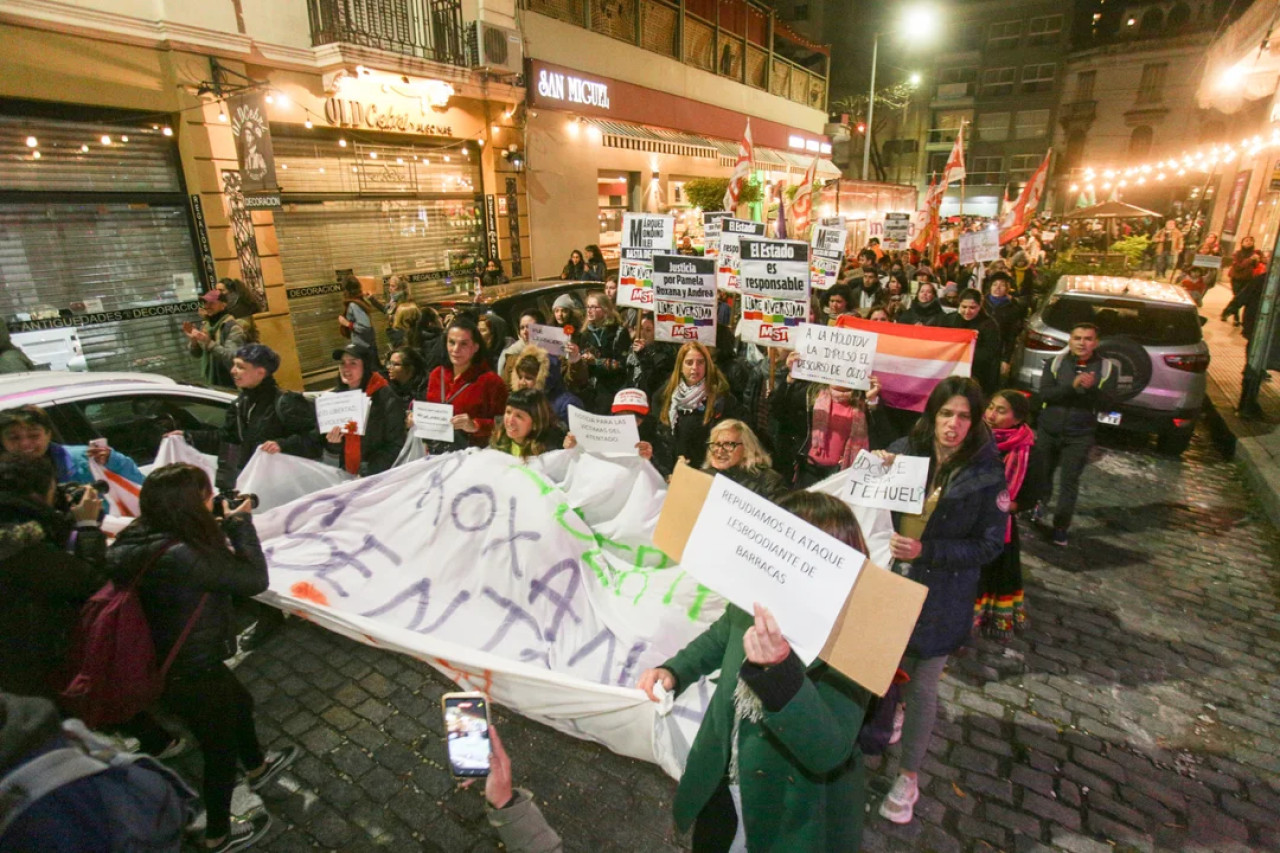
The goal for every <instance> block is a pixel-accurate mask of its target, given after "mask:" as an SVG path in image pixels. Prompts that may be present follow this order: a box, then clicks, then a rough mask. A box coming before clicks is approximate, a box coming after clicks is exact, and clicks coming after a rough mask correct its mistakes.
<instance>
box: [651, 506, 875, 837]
mask: <svg viewBox="0 0 1280 853" xmlns="http://www.w3.org/2000/svg"><path fill="white" fill-rule="evenodd" d="M778 506H779V507H781V508H782V509H785V510H787V511H788V512H791V513H793V514H794V515H796V516H799V517H800V518H802V519H804V520H805V521H807V522H809V523H810V524H812V525H814V526H815V527H817V528H818V529H819V530H822V531H824V532H826V533H828V534H830V535H832V536H834V537H835V538H837V539H839V540H840V541H841V542H844V543H845V544H846V545H849V546H850V547H853V548H857V549H858V550H859V551H862V552H863V553H865V552H866V545H865V544H864V542H863V538H862V531H861V530H860V529H859V527H858V521H857V519H856V518H854V515H853V511H852V510H850V509H849V507H848V506H847V505H846V504H845V503H844V502H842V501H841V500H840V499H839V498H835V497H832V496H831V495H824V494H816V493H813V492H796V493H793V494H790V495H787V496H786V497H784V498H782V499H781V500H779V501H778ZM716 670H720V679H719V681H718V682H717V683H716V688H715V694H714V695H713V696H712V697H711V704H710V705H708V706H707V712H706V715H705V716H704V717H703V719H702V724H701V726H699V728H698V734H697V737H696V738H694V741H693V747H692V749H691V750H690V752H689V758H688V761H687V762H686V764H685V770H684V775H682V776H681V777H680V784H679V787H678V788H677V789H676V796H675V803H674V807H675V819H676V826H677V828H678V829H679V830H680V831H681V832H684V831H687V830H688V829H689V828H690V827H692V828H693V849H694V851H695V853H702V851H708V853H710V851H727V850H857V849H859V846H860V842H861V839H862V820H863V811H864V805H865V802H866V770H865V768H864V766H863V761H862V751H861V750H860V749H859V748H858V743H857V738H858V730H859V729H860V728H861V727H862V717H863V713H864V712H865V711H866V707H867V702H868V701H869V700H870V694H869V693H868V692H867V691H865V690H863V689H862V688H861V687H858V686H857V685H856V684H854V683H853V682H852V681H850V680H849V679H848V678H846V677H845V676H843V675H841V674H840V673H839V672H836V671H835V670H834V669H832V668H831V667H830V666H828V665H827V664H826V663H824V662H823V661H821V660H815V661H814V662H813V663H812V664H811V665H810V666H808V667H806V666H805V665H804V664H803V663H802V662H801V661H800V658H799V657H798V656H797V655H796V653H795V652H794V651H792V649H791V646H790V644H789V643H788V642H787V640H786V638H785V637H783V636H782V633H781V631H780V630H779V629H778V623H777V621H776V620H775V619H774V618H773V615H772V614H771V613H770V612H769V610H768V609H767V608H765V607H762V606H761V605H759V604H756V606H755V613H754V614H752V613H747V612H746V611H744V610H741V609H739V608H737V607H735V606H733V605H732V604H730V605H728V607H726V608H725V612H724V615H722V616H721V617H720V618H719V619H718V620H717V621H716V623H715V624H714V625H712V626H711V627H710V628H709V629H707V631H706V632H705V633H703V634H702V635H701V636H700V637H698V638H697V639H695V640H694V641H693V642H691V643H690V644H689V645H687V646H685V647H684V649H682V650H681V651H680V652H679V653H677V654H676V656H675V657H673V658H671V659H670V660H668V661H667V662H666V663H664V664H662V666H660V667H658V668H656V669H649V670H645V672H644V673H642V674H641V676H640V680H639V682H638V683H637V685H636V686H637V687H639V688H640V689H641V690H643V691H644V692H645V693H646V694H647V695H648V697H649V698H650V699H651V700H653V701H655V702H657V701H659V697H658V696H657V694H655V693H654V688H655V687H657V686H658V685H659V684H661V685H662V687H663V688H664V689H665V690H666V691H667V692H669V693H675V694H679V693H680V692H682V691H684V690H686V689H688V688H689V687H691V686H692V685H694V684H696V683H697V681H698V679H699V678H701V677H702V676H704V675H710V674H711V673H713V672H715V671H716ZM744 845H745V846H744Z"/></svg>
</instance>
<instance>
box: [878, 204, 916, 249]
mask: <svg viewBox="0 0 1280 853" xmlns="http://www.w3.org/2000/svg"><path fill="white" fill-rule="evenodd" d="M910 240H911V214H910V213H886V214H885V215H884V239H883V240H882V241H880V245H881V247H882V248H885V249H905V248H907V243H908V242H909V241H910Z"/></svg>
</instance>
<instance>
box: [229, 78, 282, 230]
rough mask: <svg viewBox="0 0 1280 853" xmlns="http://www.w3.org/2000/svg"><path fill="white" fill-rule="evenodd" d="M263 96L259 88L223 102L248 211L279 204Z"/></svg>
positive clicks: (269, 130) (273, 155)
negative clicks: (226, 106)
mask: <svg viewBox="0 0 1280 853" xmlns="http://www.w3.org/2000/svg"><path fill="white" fill-rule="evenodd" d="M264 97H265V96H264V95H263V93H262V92H261V91H254V92H242V93H241V94H239V95H235V96H233V97H232V98H230V99H228V101H227V105H228V108H229V110H230V112H231V132H232V133H233V134H234V135H235V139H236V157H237V158H238V159H239V161H240V191H241V192H242V193H244V206H245V207H246V208H248V209H249V210H254V209H259V208H276V207H279V206H280V182H279V181H277V180H276V161H275V154H274V152H273V151H272V148H271V126H270V124H269V122H268V119H267V105H266V102H265V100H264Z"/></svg>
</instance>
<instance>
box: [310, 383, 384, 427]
mask: <svg viewBox="0 0 1280 853" xmlns="http://www.w3.org/2000/svg"><path fill="white" fill-rule="evenodd" d="M371 402H372V401H371V400H370V399H369V396H368V395H367V394H365V393H363V392H361V391H326V392H324V393H323V394H320V395H318V396H317V397H316V423H317V424H318V425H319V427H320V432H321V434H324V433H327V432H329V430H331V429H333V428H334V427H346V425H347V424H350V423H354V424H355V425H356V429H355V435H364V428H365V425H366V424H367V422H368V420H369V404H370V403H371Z"/></svg>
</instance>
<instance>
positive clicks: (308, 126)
mask: <svg viewBox="0 0 1280 853" xmlns="http://www.w3.org/2000/svg"><path fill="white" fill-rule="evenodd" d="M302 126H303V127H305V128H306V129H307V130H310V129H311V128H313V127H315V125H314V124H312V123H311V119H310V118H308V119H307V120H306V121H304V122H303V123H302Z"/></svg>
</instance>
